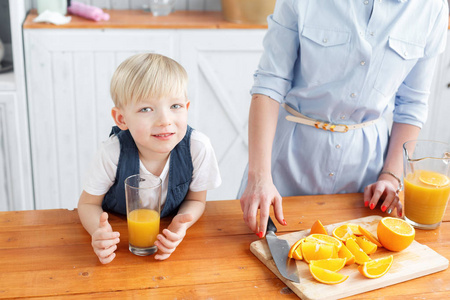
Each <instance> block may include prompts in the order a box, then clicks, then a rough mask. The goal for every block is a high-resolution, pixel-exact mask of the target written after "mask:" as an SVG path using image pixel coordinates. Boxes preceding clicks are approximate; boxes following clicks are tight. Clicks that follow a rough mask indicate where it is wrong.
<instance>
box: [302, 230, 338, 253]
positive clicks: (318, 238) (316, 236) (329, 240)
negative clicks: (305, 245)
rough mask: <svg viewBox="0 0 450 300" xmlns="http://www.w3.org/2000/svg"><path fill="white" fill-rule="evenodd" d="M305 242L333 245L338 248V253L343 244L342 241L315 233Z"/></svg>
mask: <svg viewBox="0 0 450 300" xmlns="http://www.w3.org/2000/svg"><path fill="white" fill-rule="evenodd" d="M305 241H315V242H322V243H328V244H333V245H335V246H336V248H337V249H336V253H337V252H338V251H339V249H341V247H342V242H341V241H340V240H338V239H337V238H335V237H332V236H329V235H326V234H320V233H313V234H310V235H308V236H307V237H306V238H305Z"/></svg>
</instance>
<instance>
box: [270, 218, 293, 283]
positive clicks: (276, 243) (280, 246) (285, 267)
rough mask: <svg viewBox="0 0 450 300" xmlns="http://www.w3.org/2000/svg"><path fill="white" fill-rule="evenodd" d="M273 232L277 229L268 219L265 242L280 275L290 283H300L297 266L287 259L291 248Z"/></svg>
mask: <svg viewBox="0 0 450 300" xmlns="http://www.w3.org/2000/svg"><path fill="white" fill-rule="evenodd" d="M275 232H277V227H276V226H275V224H274V223H273V221H272V219H271V218H270V217H269V220H268V221H267V232H266V241H267V244H268V245H269V249H270V253H271V254H272V258H273V260H274V261H275V265H276V266H277V268H278V271H279V272H280V274H281V275H282V276H283V277H284V278H286V279H289V280H290V281H293V282H297V283H300V279H299V278H298V275H297V272H296V271H297V264H296V263H295V260H293V259H290V258H288V253H289V249H290V248H291V247H290V246H289V244H288V242H287V241H286V240H282V239H279V238H278V237H277V236H276V235H275Z"/></svg>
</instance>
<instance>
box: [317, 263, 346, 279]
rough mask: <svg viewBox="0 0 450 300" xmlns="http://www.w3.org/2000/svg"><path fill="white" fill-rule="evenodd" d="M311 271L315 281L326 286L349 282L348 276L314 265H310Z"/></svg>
mask: <svg viewBox="0 0 450 300" xmlns="http://www.w3.org/2000/svg"><path fill="white" fill-rule="evenodd" d="M309 271H310V272H311V274H312V276H313V277H314V279H316V280H317V281H319V282H322V283H326V284H338V283H341V282H344V281H345V280H347V278H348V275H343V274H339V273H337V272H333V271H329V270H326V269H324V268H320V267H317V266H314V265H311V264H310V265H309Z"/></svg>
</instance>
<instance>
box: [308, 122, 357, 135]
mask: <svg viewBox="0 0 450 300" xmlns="http://www.w3.org/2000/svg"><path fill="white" fill-rule="evenodd" d="M314 127H316V128H317V129H323V130H325V131H328V130H329V131H331V132H342V133H346V132H347V131H348V130H349V128H348V126H347V125H345V124H337V125H335V124H329V123H323V122H316V123H314ZM340 128H342V129H340Z"/></svg>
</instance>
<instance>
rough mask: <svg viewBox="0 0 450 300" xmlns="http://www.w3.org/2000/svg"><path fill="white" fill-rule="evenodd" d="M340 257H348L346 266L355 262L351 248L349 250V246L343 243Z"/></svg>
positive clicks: (339, 253)
mask: <svg viewBox="0 0 450 300" xmlns="http://www.w3.org/2000/svg"><path fill="white" fill-rule="evenodd" d="M338 257H340V258H345V259H346V261H345V265H346V266H348V265H351V264H353V263H355V256H354V255H353V253H351V252H350V250H348V248H347V246H345V245H342V248H341V249H340V250H339V252H338Z"/></svg>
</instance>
